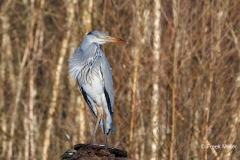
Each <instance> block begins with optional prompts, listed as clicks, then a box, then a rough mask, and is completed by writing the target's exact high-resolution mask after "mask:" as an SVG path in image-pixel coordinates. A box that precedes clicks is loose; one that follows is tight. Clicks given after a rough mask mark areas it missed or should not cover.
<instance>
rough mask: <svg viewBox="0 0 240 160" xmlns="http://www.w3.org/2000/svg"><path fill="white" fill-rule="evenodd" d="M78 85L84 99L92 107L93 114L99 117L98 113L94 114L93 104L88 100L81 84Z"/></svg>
mask: <svg viewBox="0 0 240 160" xmlns="http://www.w3.org/2000/svg"><path fill="white" fill-rule="evenodd" d="M78 85H79V89H80V91H81V92H82V95H83V98H84V100H85V101H86V102H87V104H88V106H89V107H90V109H91V111H92V112H93V114H94V115H95V116H96V117H97V113H95V112H94V110H93V107H94V106H92V103H91V102H90V99H88V96H87V93H86V92H85V91H84V90H83V88H82V87H81V85H80V84H79V81H78Z"/></svg>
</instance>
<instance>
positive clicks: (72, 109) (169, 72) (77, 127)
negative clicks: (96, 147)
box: [0, 0, 240, 160]
mask: <svg viewBox="0 0 240 160" xmlns="http://www.w3.org/2000/svg"><path fill="white" fill-rule="evenodd" d="M0 4H1V11H0V18H1V19H0V26H1V27H0V35H1V37H0V44H1V46H0V52H1V55H0V158H1V159H2V160H40V159H42V160H47V159H49V160H50V159H51V160H55V159H59V157H60V155H61V154H63V153H64V152H65V151H66V150H68V149H72V148H73V145H74V144H78V143H88V142H89V140H90V137H91V133H92V131H93V127H94V124H95V122H96V118H95V117H94V116H93V114H92V112H91V111H90V109H89V108H88V107H87V106H86V103H85V101H84V100H83V98H82V96H81V93H80V92H79V89H78V86H77V83H76V81H75V79H74V78H72V77H70V76H69V73H68V59H69V58H70V57H71V56H72V55H73V52H74V50H75V48H77V47H78V46H79V45H80V44H81V43H82V40H83V38H84V36H85V35H86V34H87V33H88V32H90V31H91V30H101V31H103V32H105V33H106V34H107V35H110V36H114V37H118V38H122V39H125V40H128V41H129V43H130V44H129V45H123V44H114V43H111V44H106V45H103V50H104V52H105V53H106V56H107V58H108V60H109V63H110V65H111V67H112V73H113V79H114V88H115V112H114V116H115V119H114V125H115V132H114V133H113V134H112V135H111V136H110V137H109V146H111V147H115V148H119V149H123V150H126V151H128V153H129V156H130V157H131V158H132V159H142V160H148V159H170V160H172V159H186V160H187V159H193V160H198V159H225V160H227V159H233V160H237V159H240V134H238V132H239V129H240V128H239V126H240V125H239V121H240V103H239V102H240V43H239V41H240V39H239V38H240V31H239V29H240V23H239V21H240V1H239V0H202V1H190V0H166V1H164V0H162V1H161V0H150V1H149V0H142V1H141V2H140V1H138V0H98V1H94V0H79V1H78V0H60V1H55V0H48V1H47V0H2V1H0ZM103 142H104V141H103V133H102V131H101V130H100V129H98V130H97V137H96V139H95V143H97V144H101V143H103ZM214 145H220V148H217V147H214ZM224 145H225V147H228V148H225V149H224ZM234 146H235V148H234ZM231 147H233V148H231Z"/></svg>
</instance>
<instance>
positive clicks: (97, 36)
mask: <svg viewBox="0 0 240 160" xmlns="http://www.w3.org/2000/svg"><path fill="white" fill-rule="evenodd" d="M84 41H86V42H87V43H98V44H100V45H102V44H104V43H107V42H121V43H126V44H128V41H125V40H123V39H120V38H115V37H111V36H108V35H106V34H105V33H103V32H102V31H98V30H94V31H91V32H89V33H88V34H87V35H86V36H85V38H84Z"/></svg>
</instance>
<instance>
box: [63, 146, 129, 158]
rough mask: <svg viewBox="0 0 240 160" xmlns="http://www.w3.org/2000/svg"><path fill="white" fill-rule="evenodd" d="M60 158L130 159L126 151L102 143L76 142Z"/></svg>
mask: <svg viewBox="0 0 240 160" xmlns="http://www.w3.org/2000/svg"><path fill="white" fill-rule="evenodd" d="M61 159H62V160H130V159H129V158H128V155H127V152H126V151H123V150H120V149H116V148H105V147H104V145H97V144H95V145H89V144H76V145H74V150H68V151H66V152H65V153H64V154H63V155H62V156H61Z"/></svg>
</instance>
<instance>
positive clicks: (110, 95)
mask: <svg viewBox="0 0 240 160" xmlns="http://www.w3.org/2000/svg"><path fill="white" fill-rule="evenodd" d="M100 61H101V73H102V76H103V81H104V93H105V96H106V100H107V103H108V109H109V111H110V113H111V114H113V112H114V91H113V81H112V72H111V68H110V65H109V63H108V61H107V58H106V57H105V55H104V54H103V55H102V57H101V58H100ZM103 73H104V74H103ZM109 102H110V103H109Z"/></svg>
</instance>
